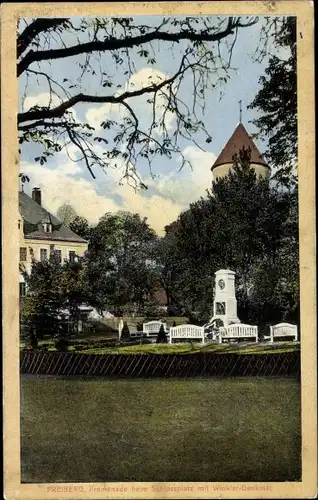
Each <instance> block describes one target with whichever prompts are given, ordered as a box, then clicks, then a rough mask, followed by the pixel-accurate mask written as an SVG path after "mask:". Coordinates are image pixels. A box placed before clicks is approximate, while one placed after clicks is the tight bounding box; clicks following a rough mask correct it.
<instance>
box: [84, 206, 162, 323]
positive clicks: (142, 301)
mask: <svg viewBox="0 0 318 500" xmlns="http://www.w3.org/2000/svg"><path fill="white" fill-rule="evenodd" d="M156 241H157V236H156V234H155V232H154V231H153V230H152V229H151V228H150V227H149V225H148V223H147V221H146V219H141V218H140V216H139V215H138V214H131V213H129V212H118V213H117V214H105V215H104V216H103V217H101V219H100V221H99V223H98V224H97V226H96V227H95V228H92V229H91V231H90V240H89V248H88V253H87V259H88V273H89V274H88V279H89V283H90V287H91V290H92V299H91V300H92V301H93V300H95V301H96V303H97V304H98V306H99V307H100V308H102V309H107V310H108V311H110V312H112V313H114V314H115V315H117V316H120V315H122V314H123V313H124V312H125V313H130V314H132V313H141V314H143V312H144V308H145V307H146V305H147V304H148V302H149V299H150V297H151V294H152V292H153V289H154V286H155V283H156V280H157V271H156V266H155V262H154V260H153V247H154V245H155V243H156Z"/></svg>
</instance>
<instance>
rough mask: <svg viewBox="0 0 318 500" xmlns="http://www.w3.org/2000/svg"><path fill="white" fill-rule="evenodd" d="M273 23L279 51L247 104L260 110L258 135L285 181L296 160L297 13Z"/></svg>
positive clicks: (256, 120) (270, 160) (254, 121)
mask: <svg viewBox="0 0 318 500" xmlns="http://www.w3.org/2000/svg"><path fill="white" fill-rule="evenodd" d="M275 23H276V24H277V25H276V31H275V34H274V44H275V47H276V48H277V49H278V51H277V53H276V54H275V55H272V56H271V57H270V59H269V64H268V67H267V68H266V70H265V75H264V76H261V78H260V80H259V83H260V86H261V89H260V90H259V92H258V93H257V94H256V97H255V98H254V100H253V101H252V103H251V104H250V105H249V108H250V109H255V110H257V111H259V113H260V116H259V117H258V118H256V119H254V120H253V123H254V125H256V127H257V128H258V129H259V133H258V134H257V135H258V136H259V137H263V138H265V139H267V140H268V150H267V152H266V155H267V157H268V160H269V162H270V164H271V165H272V166H273V167H283V169H282V170H280V173H279V174H278V179H280V180H282V181H285V182H286V181H288V180H289V178H290V174H291V172H292V170H293V168H294V167H295V165H296V164H297V142H298V141H297V139H298V138H297V73H296V69H297V68H296V66H297V53H296V41H297V40H296V33H297V32H296V17H286V18H282V20H281V21H280V22H278V21H277V20H276V21H275ZM279 51H280V52H279Z"/></svg>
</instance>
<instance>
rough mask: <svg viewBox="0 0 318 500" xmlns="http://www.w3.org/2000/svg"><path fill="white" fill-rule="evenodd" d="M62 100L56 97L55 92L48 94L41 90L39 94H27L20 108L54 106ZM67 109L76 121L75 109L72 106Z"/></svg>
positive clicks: (26, 109)
mask: <svg viewBox="0 0 318 500" xmlns="http://www.w3.org/2000/svg"><path fill="white" fill-rule="evenodd" d="M65 100H67V99H65ZM63 101H64V99H62V98H61V97H58V96H57V95H56V94H50V93H49V92H41V93H40V94H36V95H29V96H27V97H26V98H25V99H24V100H23V103H22V109H23V111H28V110H29V109H30V108H32V107H33V106H43V107H50V108H54V107H55V106H59V104H61V103H62V102H63ZM68 111H69V112H70V113H72V116H73V118H74V120H76V121H78V116H77V114H76V110H75V109H74V108H69V109H68Z"/></svg>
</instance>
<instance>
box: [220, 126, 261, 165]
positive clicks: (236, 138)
mask: <svg viewBox="0 0 318 500" xmlns="http://www.w3.org/2000/svg"><path fill="white" fill-rule="evenodd" d="M243 148H245V149H250V150H251V163H256V164H259V165H264V166H265V167H268V168H269V166H268V165H267V163H266V161H265V160H264V159H263V157H262V155H261V153H260V152H259V150H258V148H257V146H256V144H255V143H254V141H253V139H252V138H251V137H250V135H249V134H248V132H247V131H246V128H245V127H244V125H243V124H242V123H239V124H238V125H237V127H236V129H235V130H234V132H233V134H232V137H231V138H230V139H229V141H228V142H227V143H226V145H225V146H224V148H223V149H222V151H221V153H220V154H219V156H218V158H217V159H216V161H215V162H214V164H213V166H212V168H211V170H213V169H214V168H215V167H218V166H219V165H224V164H225V163H232V161H233V156H234V155H235V154H238V153H239V152H240V151H241V150H242V149H243Z"/></svg>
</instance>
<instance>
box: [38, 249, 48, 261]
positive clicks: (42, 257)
mask: <svg viewBox="0 0 318 500" xmlns="http://www.w3.org/2000/svg"><path fill="white" fill-rule="evenodd" d="M45 260H47V249H46V248H41V249H40V261H41V262H44V261H45Z"/></svg>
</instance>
